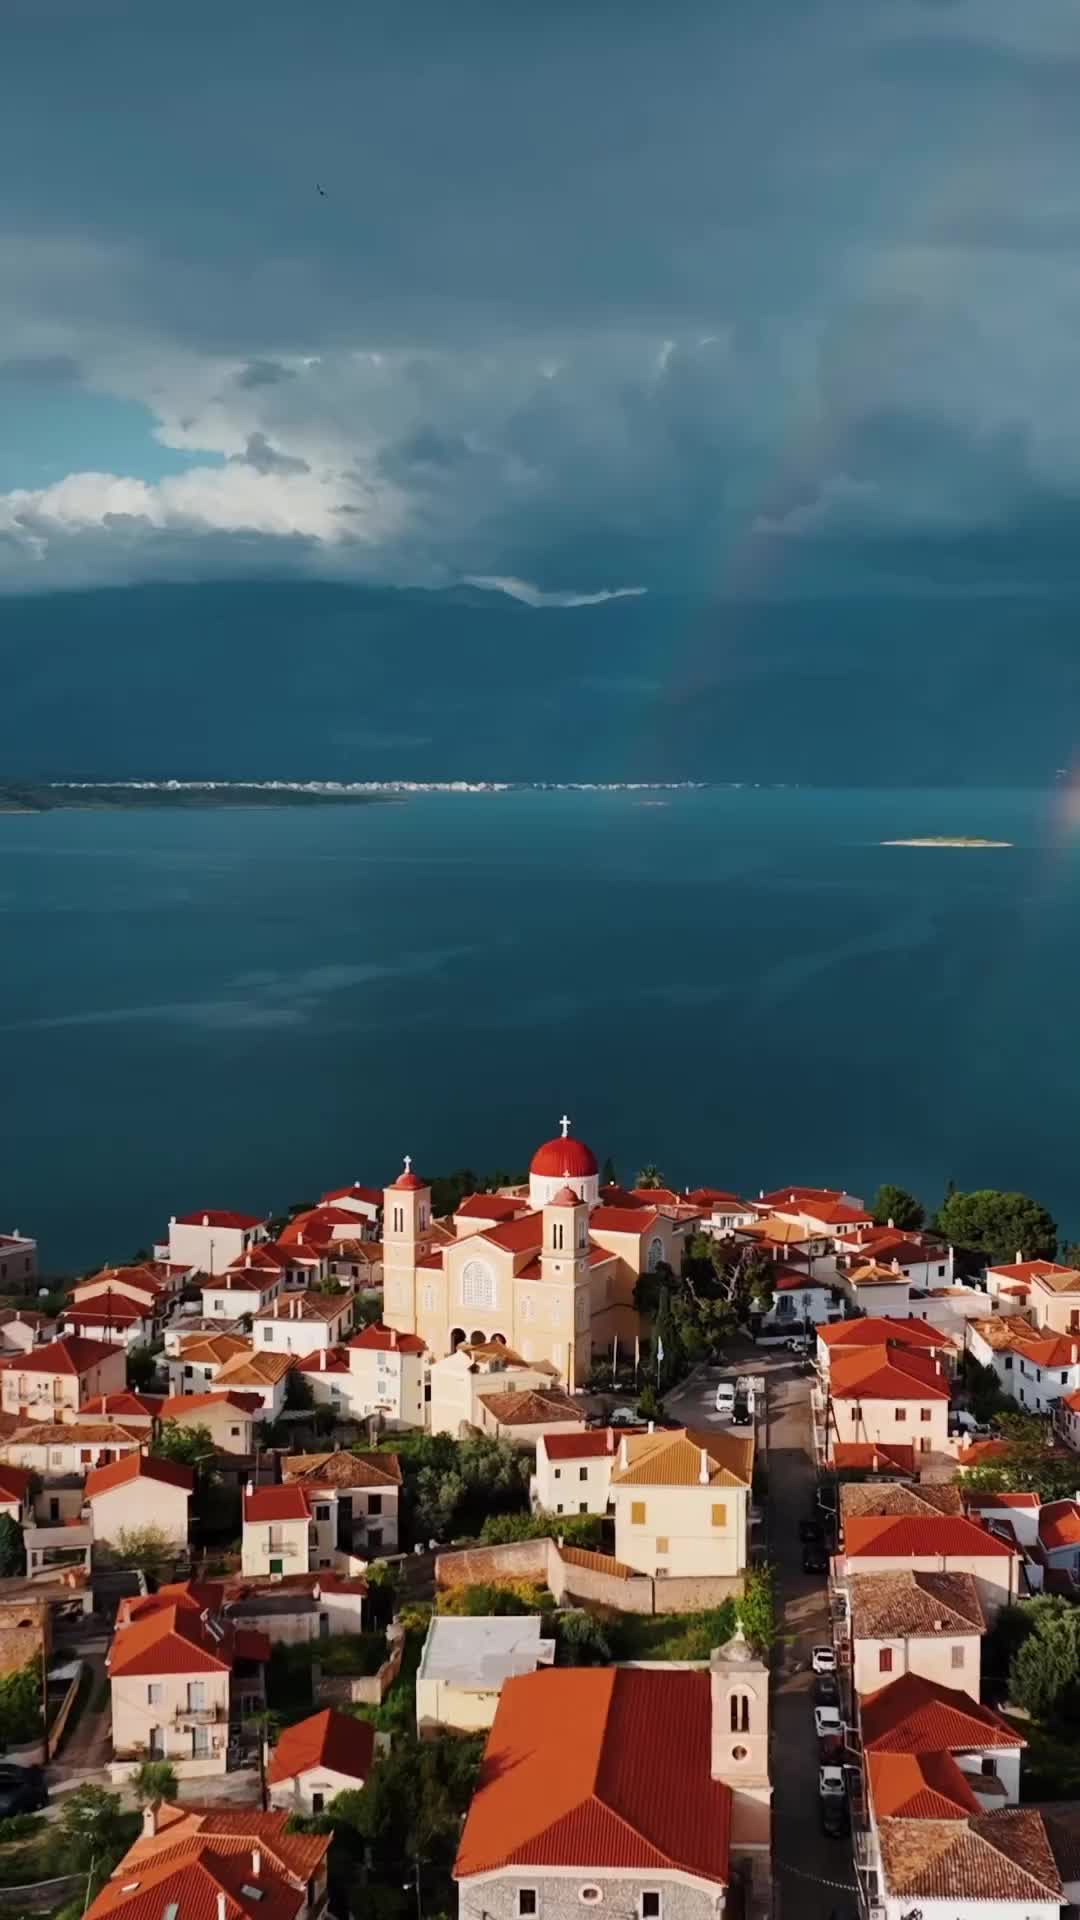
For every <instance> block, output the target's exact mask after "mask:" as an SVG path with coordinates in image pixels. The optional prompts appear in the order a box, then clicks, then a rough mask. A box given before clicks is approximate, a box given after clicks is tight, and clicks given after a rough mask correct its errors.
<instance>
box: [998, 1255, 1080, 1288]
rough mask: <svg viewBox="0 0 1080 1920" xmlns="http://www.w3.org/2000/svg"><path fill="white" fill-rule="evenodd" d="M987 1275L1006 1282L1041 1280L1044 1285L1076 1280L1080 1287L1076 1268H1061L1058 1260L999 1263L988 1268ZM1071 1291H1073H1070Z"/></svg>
mask: <svg viewBox="0 0 1080 1920" xmlns="http://www.w3.org/2000/svg"><path fill="white" fill-rule="evenodd" d="M986 1271H987V1273H992V1274H994V1275H995V1277H996V1276H998V1275H1000V1276H1001V1278H1003V1279H1005V1280H1040V1281H1042V1282H1043V1283H1044V1284H1046V1283H1047V1282H1049V1283H1050V1284H1053V1282H1054V1281H1056V1280H1059V1279H1065V1280H1069V1281H1073V1280H1075V1282H1076V1283H1077V1285H1078V1286H1080V1272H1077V1269H1076V1268H1075V1267H1064V1266H1061V1265H1060V1263H1059V1262H1058V1261H1057V1260H1009V1261H1002V1262H1001V1264H1000V1265H999V1264H998V1262H997V1261H995V1262H994V1263H993V1265H992V1266H989V1267H987V1269H986ZM1070 1290H1071V1289H1070Z"/></svg>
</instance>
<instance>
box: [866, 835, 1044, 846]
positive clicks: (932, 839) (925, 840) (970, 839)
mask: <svg viewBox="0 0 1080 1920" xmlns="http://www.w3.org/2000/svg"><path fill="white" fill-rule="evenodd" d="M880 844H881V846H883V847H1011V846H1012V845H1013V842H1012V841H1011V840H979V839H977V838H976V837H974V836H971V835H955V836H954V835H949V834H943V833H934V834H927V835H924V836H923V837H922V838H921V839H911V840H882V841H881V842H880Z"/></svg>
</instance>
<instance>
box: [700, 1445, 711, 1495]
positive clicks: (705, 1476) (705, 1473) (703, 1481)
mask: <svg viewBox="0 0 1080 1920" xmlns="http://www.w3.org/2000/svg"><path fill="white" fill-rule="evenodd" d="M708 1484H709V1456H708V1454H707V1453H706V1451H705V1449H704V1447H702V1449H701V1466H700V1468H699V1469H698V1485H699V1486H701V1487H707V1486H708Z"/></svg>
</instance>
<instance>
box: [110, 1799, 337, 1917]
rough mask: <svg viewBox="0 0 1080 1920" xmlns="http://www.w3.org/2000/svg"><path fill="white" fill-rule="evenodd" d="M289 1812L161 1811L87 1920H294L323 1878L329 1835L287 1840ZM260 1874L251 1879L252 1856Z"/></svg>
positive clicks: (290, 1836) (289, 1836)
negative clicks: (121, 1919)
mask: <svg viewBox="0 0 1080 1920" xmlns="http://www.w3.org/2000/svg"><path fill="white" fill-rule="evenodd" d="M288 1818H289V1816H288V1814H287V1813H284V1812H282V1813H278V1814H270V1813H252V1812H248V1811H246V1810H244V1809H233V1808H229V1809H225V1810H222V1811H220V1812H219V1811H218V1810H217V1809H216V1808H196V1807H172V1806H168V1805H159V1807H158V1809H157V1826H158V1831H157V1833H156V1834H154V1835H152V1836H146V1837H144V1836H142V1835H140V1837H139V1839H138V1840H136V1842H135V1844H134V1846H132V1847H131V1848H130V1849H129V1851H128V1852H127V1853H126V1854H125V1856H124V1858H123V1860H122V1861H121V1862H120V1865H119V1866H118V1867H117V1868H116V1869H115V1871H114V1873H113V1874H112V1876H111V1878H110V1879H108V1880H107V1881H106V1882H105V1885H104V1886H103V1887H102V1889H101V1892H100V1893H99V1894H98V1895H97V1897H96V1899H95V1900H94V1901H93V1903H92V1904H91V1906H90V1907H89V1908H88V1909H87V1913H88V1915H89V1916H91V1917H92V1920H117V1916H119V1915H120V1914H123V1915H125V1916H130V1920H161V1916H162V1915H163V1914H165V1913H169V1912H174V1911H175V1912H176V1913H177V1914H180V1915H182V1916H183V1920H217V1917H218V1914H219V1911H220V1910H221V1909H222V1908H223V1909H224V1914H225V1920H295V1916H296V1915H297V1914H298V1913H299V1912H300V1911H301V1910H302V1909H303V1908H304V1906H305V1905H306V1904H307V1887H308V1883H309V1881H311V1880H312V1879H313V1878H315V1877H317V1876H319V1875H320V1872H321V1869H322V1867H323V1863H324V1860H325V1856H326V1852H327V1849H328V1848H329V1846H330V1836H329V1835H315V1834H303V1835H301V1834H289V1833H287V1832H286V1831H285V1827H286V1823H287V1821H288ZM256 1851H257V1852H258V1854H259V1855H260V1859H259V1871H258V1873H257V1874H256V1872H255V1870H254V1869H255V1862H254V1858H253V1856H254V1853H255V1852H256Z"/></svg>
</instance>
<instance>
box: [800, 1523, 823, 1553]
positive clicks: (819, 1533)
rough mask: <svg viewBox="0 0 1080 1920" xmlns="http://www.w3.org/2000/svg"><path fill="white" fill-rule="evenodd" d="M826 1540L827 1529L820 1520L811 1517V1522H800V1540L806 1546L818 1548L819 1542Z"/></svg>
mask: <svg viewBox="0 0 1080 1920" xmlns="http://www.w3.org/2000/svg"><path fill="white" fill-rule="evenodd" d="M824 1538H825V1529H824V1527H823V1526H822V1524H821V1521H820V1520H815V1519H814V1518H813V1517H812V1516H811V1518H810V1519H809V1520H800V1521H799V1539H800V1540H801V1541H802V1542H803V1543H804V1545H808V1546H809V1545H814V1546H816V1545H817V1544H818V1542H819V1541H821V1540H824Z"/></svg>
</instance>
